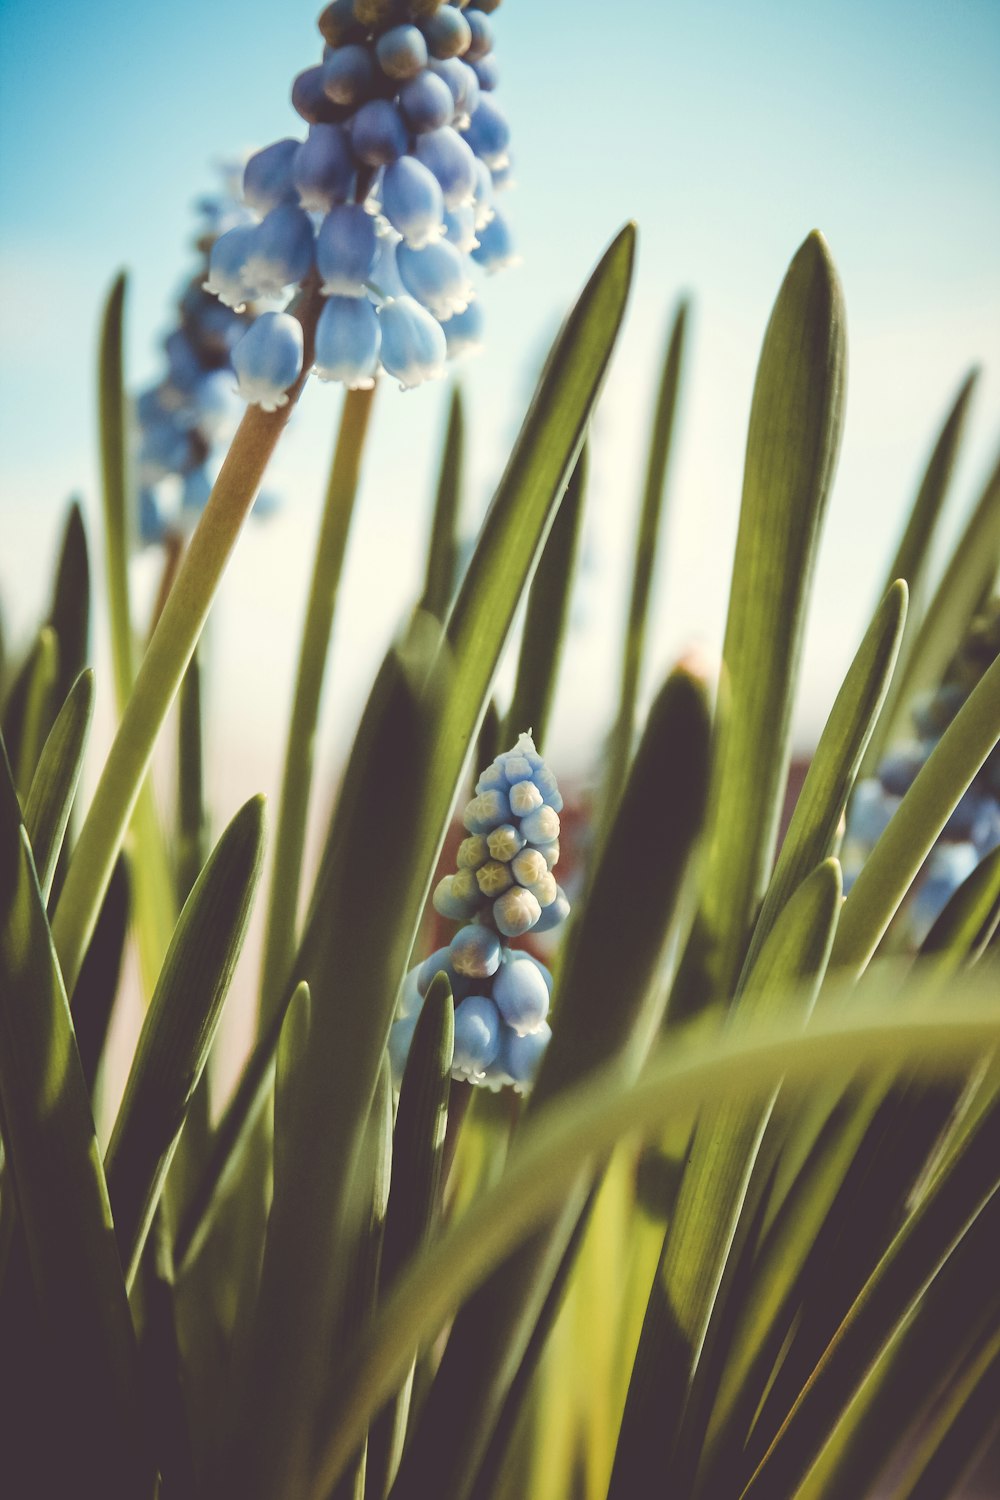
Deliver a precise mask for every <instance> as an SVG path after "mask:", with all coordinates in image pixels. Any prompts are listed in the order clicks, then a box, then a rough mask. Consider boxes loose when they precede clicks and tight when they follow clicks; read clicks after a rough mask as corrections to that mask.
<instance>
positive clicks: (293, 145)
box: [243, 139, 299, 214]
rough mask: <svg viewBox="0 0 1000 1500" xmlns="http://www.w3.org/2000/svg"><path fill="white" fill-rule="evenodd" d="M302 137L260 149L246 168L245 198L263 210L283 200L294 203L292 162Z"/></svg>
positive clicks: (257, 208)
mask: <svg viewBox="0 0 1000 1500" xmlns="http://www.w3.org/2000/svg"><path fill="white" fill-rule="evenodd" d="M298 149H299V143H298V141H293V140H290V139H285V140H283V141H275V142H274V144H273V145H271V146H265V147H264V149H263V151H256V152H255V153H254V154H253V156H251V157H250V159H249V161H248V162H247V164H246V166H245V167H244V169H243V201H244V202H245V203H248V204H249V205H250V207H251V208H253V209H256V210H257V212H258V213H259V214H266V213H270V211H271V209H272V208H277V207H278V204H279V203H294V202H295V200H296V192H295V183H294V182H293V181H292V163H293V162H294V160H295V153H296V151H298Z"/></svg>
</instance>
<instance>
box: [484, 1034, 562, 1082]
mask: <svg viewBox="0 0 1000 1500" xmlns="http://www.w3.org/2000/svg"><path fill="white" fill-rule="evenodd" d="M551 1040H552V1029H551V1027H550V1026H549V1025H548V1023H547V1022H546V1021H543V1022H542V1024H541V1026H539V1028H538V1030H537V1031H531V1032H529V1033H528V1034H527V1035H526V1036H518V1034H517V1032H516V1031H514V1029H513V1028H510V1029H508V1030H507V1031H505V1033H504V1036H503V1047H502V1049H501V1051H500V1055H499V1056H498V1057H497V1059H496V1065H497V1067H499V1068H500V1069H502V1070H503V1073H504V1075H505V1076H506V1077H507V1078H509V1079H510V1081H511V1083H512V1084H513V1085H514V1088H515V1089H516V1091H517V1092H518V1093H519V1094H525V1093H527V1092H528V1091H529V1090H530V1089H531V1088H532V1086H533V1085H534V1082H535V1079H536V1078H537V1077H538V1070H539V1068H540V1067H541V1064H542V1058H543V1057H544V1056H545V1052H546V1049H547V1048H548V1045H549V1042H550V1041H551Z"/></svg>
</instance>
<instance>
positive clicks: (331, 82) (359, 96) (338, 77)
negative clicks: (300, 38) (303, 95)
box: [323, 42, 375, 104]
mask: <svg viewBox="0 0 1000 1500" xmlns="http://www.w3.org/2000/svg"><path fill="white" fill-rule="evenodd" d="M374 87H375V59H374V58H373V57H372V54H371V52H370V50H369V49H368V47H365V46H362V45H361V44H359V43H355V42H351V43H349V44H348V45H347V46H346V47H334V49H333V51H332V52H330V53H329V55H328V56H327V57H326V59H325V60H324V62H323V88H324V90H325V92H326V96H327V98H328V99H332V100H333V102H334V104H362V103H363V102H364V101H365V100H366V99H370V98H371V94H372V90H373V88H374Z"/></svg>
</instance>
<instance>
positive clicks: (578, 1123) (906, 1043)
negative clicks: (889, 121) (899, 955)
mask: <svg viewBox="0 0 1000 1500" xmlns="http://www.w3.org/2000/svg"><path fill="white" fill-rule="evenodd" d="M782 1009H783V1010H784V1013H785V1014H790V1013H794V1010H795V1005H794V1001H793V999H792V997H788V1001H787V1002H786V1005H785V1006H784V1007H782ZM837 1009H838V1008H834V1011H833V1012H830V1011H828V1012H826V1013H818V1014H816V1015H814V1016H813V1018H812V1019H811V1020H810V1022H809V1024H808V1026H807V1027H806V1029H805V1031H803V1030H802V1029H801V1027H797V1028H794V1029H793V1028H790V1027H788V1026H787V1025H785V1026H783V1027H780V1028H778V1027H775V1026H773V1025H770V1026H766V1027H765V1026H763V1025H761V1024H760V1023H757V1024H754V1025H750V1026H748V1027H747V1028H746V1030H743V1029H740V1030H735V1029H734V1030H733V1031H732V1032H730V1033H729V1034H728V1035H726V1036H722V1037H719V1036H715V1037H712V1038H709V1039H708V1040H707V1041H706V1040H705V1039H704V1038H703V1037H702V1039H701V1040H700V1041H692V1040H691V1039H690V1038H689V1037H687V1036H685V1035H684V1034H683V1033H678V1034H677V1035H675V1036H672V1037H671V1038H670V1039H669V1040H667V1041H666V1042H663V1043H661V1044H660V1045H659V1046H658V1047H657V1049H656V1051H655V1053H654V1054H653V1056H652V1057H651V1058H650V1061H649V1062H648V1064H647V1066H646V1067H645V1069H644V1070H643V1072H642V1074H641V1075H640V1077H639V1078H638V1080H637V1081H635V1082H633V1083H631V1084H625V1083H623V1081H622V1077H621V1071H620V1068H618V1067H611V1068H607V1069H605V1070H604V1071H603V1072H602V1073H601V1074H600V1075H599V1076H591V1077H588V1078H586V1079H584V1080H583V1081H582V1082H581V1083H579V1084H578V1085H577V1086H576V1087H575V1088H574V1089H573V1090H572V1091H567V1092H566V1093H564V1094H562V1095H561V1096H560V1097H559V1098H557V1099H553V1100H552V1101H551V1102H550V1103H549V1104H548V1105H546V1107H545V1109H544V1110H541V1109H540V1110H539V1111H538V1113H537V1115H535V1116H534V1117H533V1118H532V1119H531V1121H530V1122H526V1123H525V1125H524V1127H523V1128H522V1130H521V1131H520V1132H519V1133H518V1136H517V1139H516V1141H515V1142H514V1145H513V1147H512V1149H511V1153H510V1156H509V1158H508V1162H507V1166H506V1168H505V1169H504V1171H503V1173H502V1174H501V1176H500V1178H499V1179H498V1181H497V1182H496V1183H495V1185H494V1186H492V1187H490V1188H488V1189H487V1190H485V1191H484V1192H482V1193H481V1194H480V1195H479V1196H478V1197H477V1199H476V1200H475V1202H474V1204H473V1205H472V1206H471V1207H470V1209H469V1210H468V1211H467V1212H466V1213H465V1214H463V1215H462V1216H461V1217H460V1218H459V1219H457V1220H456V1221H455V1222H454V1223H453V1224H452V1225H451V1226H450V1227H449V1228H448V1229H447V1230H446V1231H445V1232H444V1233H443V1234H442V1235H441V1237H440V1238H439V1239H438V1240H436V1241H435V1242H434V1244H433V1245H431V1246H430V1247H429V1248H428V1249H427V1250H425V1251H424V1253H423V1254H422V1255H421V1256H420V1258H419V1259H418V1260H417V1261H415V1262H414V1264H413V1265H412V1266H411V1267H410V1269H409V1270H408V1271H407V1272H406V1273H405V1274H404V1276H403V1277H402V1278H401V1279H400V1281H399V1282H398V1283H397V1285H396V1287H395V1289H394V1290H393V1291H392V1292H391V1293H390V1294H389V1296H388V1297H387V1298H386V1300H385V1302H384V1303H383V1304H382V1306H381V1307H380V1309H379V1312H378V1316H377V1318H376V1321H375V1324H374V1326H373V1328H372V1330H371V1332H370V1334H369V1335H368V1336H367V1337H366V1338H365V1339H364V1340H363V1342H362V1343H361V1345H360V1346H359V1347H358V1348H357V1349H356V1350H355V1351H353V1352H352V1353H351V1354H350V1355H349V1356H347V1357H345V1360H344V1361H343V1363H342V1367H341V1371H340V1380H339V1384H338V1392H339V1394H340V1397H341V1401H340V1404H339V1406H338V1422H337V1426H336V1428H335V1429H334V1430H333V1431H332V1432H331V1434H330V1435H329V1438H328V1440H327V1442H326V1444H325V1446H324V1448H323V1454H322V1461H321V1463H320V1465H319V1469H318V1473H317V1478H316V1481H315V1484H314V1485H313V1487H312V1489H311V1490H310V1491H309V1495H310V1496H311V1497H312V1500H321V1497H322V1496H323V1495H324V1494H325V1492H326V1490H327V1488H328V1487H329V1485H330V1484H332V1483H333V1481H334V1479H335V1477H336V1475H337V1473H338V1472H339V1471H340V1469H341V1467H342V1465H343V1463H344V1462H345V1460H346V1459H347V1457H348V1456H349V1454H350V1453H351V1451H352V1450H353V1448H354V1446H355V1445H356V1443H357V1441H358V1437H359V1434H360V1433H361V1432H363V1430H364V1427H365V1425H366V1424H367V1422H368V1420H369V1418H370V1416H371V1413H372V1411H373V1410H374V1409H375V1408H376V1407H377V1406H378V1405H380V1404H381V1402H382V1401H384V1400H385V1398H386V1396H387V1395H389V1394H390V1392H391V1391H392V1390H393V1389H395V1388H396V1386H397V1385H398V1382H399V1380H400V1379H401V1378H402V1376H403V1375H405V1370H406V1364H407V1358H408V1355H407V1351H408V1350H409V1349H411V1348H412V1347H413V1345H414V1344H418V1343H424V1342H425V1341H427V1340H429V1339H431V1338H433V1337H435V1336H436V1334H437V1332H438V1330H439V1329H440V1328H441V1327H442V1325H443V1324H444V1322H445V1321H446V1319H447V1318H448V1316H449V1315H450V1314H451V1313H452V1312H453V1311H454V1309H455V1307H456V1306H458V1305H460V1304H461V1303H462V1301H463V1299H464V1298H465V1297H467V1296H468V1294H469V1292H470V1291H471V1290H472V1289H473V1288H474V1287H475V1286H477V1285H478V1284H480V1283H481V1282H482V1281H483V1279H484V1278H485V1276H487V1275H488V1274H489V1272H490V1271H491V1270H492V1269H493V1267H495V1266H497V1265H499V1264H500V1262H501V1261H502V1260H503V1259H504V1258H505V1256H507V1255H508V1254H509V1253H510V1250H511V1249H512V1248H513V1247H514V1246H515V1245H516V1244H518V1243H519V1242H520V1241H521V1240H523V1239H524V1238H525V1237H526V1236H528V1235H529V1234H531V1233H532V1231H533V1230H534V1229H535V1228H537V1227H538V1225H540V1224H541V1223H544V1222H545V1220H546V1219H548V1218H549V1217H551V1215H552V1214H553V1213H554V1212H555V1211H556V1209H557V1207H558V1205H559V1204H560V1203H562V1202H563V1201H564V1200H565V1196H566V1184H567V1182H568V1181H571V1180H574V1179H575V1178H576V1177H577V1176H578V1175H579V1174H580V1173H581V1172H582V1171H584V1170H585V1169H586V1167H587V1165H588V1163H592V1162H593V1161H595V1160H597V1159H599V1158H600V1157H601V1155H602V1154H604V1153H606V1152H607V1151H608V1150H609V1149H610V1148H611V1147H612V1146H613V1145H614V1144H615V1143H616V1142H617V1141H619V1140H621V1139H622V1138H623V1137H624V1136H626V1135H627V1134H629V1133H630V1132H632V1131H635V1130H639V1129H641V1130H643V1131H644V1132H645V1133H647V1134H648V1133H650V1132H652V1131H653V1130H654V1129H655V1128H657V1127H659V1126H661V1125H662V1124H663V1123H664V1122H665V1121H667V1120H668V1119H670V1118H672V1117H675V1116H680V1117H684V1116H685V1115H690V1114H691V1113H692V1112H693V1111H695V1110H698V1109H701V1108H705V1107H708V1106H711V1105H720V1104H724V1103H725V1102H726V1100H727V1099H728V1098H730V1097H731V1095H732V1092H733V1090H734V1089H738V1090H740V1091H747V1092H755V1091H760V1092H762V1093H766V1092H767V1091H768V1090H770V1089H771V1088H773V1087H774V1086H775V1084H776V1083H777V1081H778V1080H779V1079H783V1080H785V1084H786V1085H787V1086H789V1087H803V1086H806V1085H808V1084H811V1083H814V1082H815V1081H816V1080H817V1079H827V1080H829V1079H830V1078H832V1077H836V1076H838V1075H841V1076H849V1075H851V1074H853V1073H855V1072H856V1071H857V1070H858V1069H863V1070H865V1071H875V1072H880V1071H884V1070H885V1069H886V1068H887V1067H888V1068H908V1069H909V1068H914V1067H920V1068H921V1069H922V1070H923V1071H925V1072H926V1073H928V1074H937V1075H944V1074H947V1073H951V1072H953V1071H955V1070H958V1071H965V1070H967V1069H968V1067H969V1065H970V1062H971V1061H972V1060H973V1059H975V1058H976V1057H981V1056H982V1055H984V1054H985V1053H987V1052H989V1051H990V1049H991V1048H992V1047H994V1046H995V1045H996V1044H997V1041H998V1039H1000V1014H998V1012H997V1008H996V1002H995V997H994V995H993V993H992V987H991V986H990V985H989V984H988V983H987V982H985V981H983V980H980V981H979V983H978V984H977V983H976V981H975V979H974V977H972V976H970V977H968V978H962V979H960V980H956V981H955V984H954V988H953V991H952V995H951V1004H950V1006H949V1011H948V1014H947V1015H942V1016H939V1017H933V1018H931V1017H928V1016H927V1015H926V1013H924V1014H920V1015H908V1014H901V1013H900V1010H899V1007H898V1004H896V1003H894V997H893V996H892V994H891V987H890V986H889V985H884V986H883V988H882V990H881V992H880V993H879V995H878V1003H873V1004H872V1005H871V1006H870V1007H868V1008H867V1010H866V1013H865V1014H863V1015H862V1014H852V1015H849V1016H845V1015H843V1014H837V1013H836V1011H837Z"/></svg>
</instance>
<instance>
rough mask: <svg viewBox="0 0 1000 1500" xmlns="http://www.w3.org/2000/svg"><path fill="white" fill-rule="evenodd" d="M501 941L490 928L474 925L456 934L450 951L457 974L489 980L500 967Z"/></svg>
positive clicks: (452, 964) (450, 957)
mask: <svg viewBox="0 0 1000 1500" xmlns="http://www.w3.org/2000/svg"><path fill="white" fill-rule="evenodd" d="M500 953H501V949H500V939H499V938H498V937H497V935H496V933H495V932H493V931H491V930H490V928H489V927H482V926H480V925H479V923H472V924H471V925H470V926H468V927H463V928H461V929H460V931H458V932H456V934H455V936H454V937H453V938H452V940H451V946H450V947H449V949H448V954H449V959H450V963H451V966H452V968H453V969H454V970H455V973H456V974H466V975H468V976H469V978H471V979H489V977H490V975H491V974H495V973H496V971H497V969H498V968H499V967H500Z"/></svg>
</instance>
